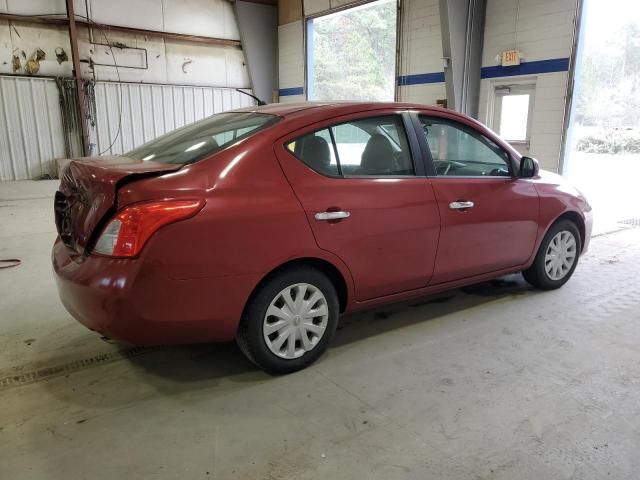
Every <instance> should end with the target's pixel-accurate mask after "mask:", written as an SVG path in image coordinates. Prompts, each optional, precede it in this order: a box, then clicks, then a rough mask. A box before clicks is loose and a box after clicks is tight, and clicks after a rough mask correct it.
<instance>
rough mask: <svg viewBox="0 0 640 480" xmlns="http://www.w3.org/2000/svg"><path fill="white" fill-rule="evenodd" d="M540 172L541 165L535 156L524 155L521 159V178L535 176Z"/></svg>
mask: <svg viewBox="0 0 640 480" xmlns="http://www.w3.org/2000/svg"><path fill="white" fill-rule="evenodd" d="M539 172H540V165H539V164H538V161H537V160H536V159H535V158H531V157H522V158H521V159H520V175H519V177H520V178H533V177H535V176H537V175H538V173H539Z"/></svg>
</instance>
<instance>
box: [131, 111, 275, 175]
mask: <svg viewBox="0 0 640 480" xmlns="http://www.w3.org/2000/svg"><path fill="white" fill-rule="evenodd" d="M279 119H280V118H279V117H276V116H274V115H266V114H264V113H255V112H237V113H234V112H229V113H219V114H217V115H213V116H211V117H209V118H205V119H204V120H200V121H199V122H195V123H192V124H191V125H187V126H185V127H182V128H179V129H178V130H174V131H173V132H169V133H167V134H166V135H163V136H161V137H158V138H156V139H155V140H151V141H150V142H148V143H145V144H144V145H142V146H140V147H138V148H136V149H135V150H132V151H130V152H129V153H126V154H125V156H126V157H130V158H135V159H138V160H145V161H150V160H153V161H154V162H161V163H175V164H182V165H186V164H189V163H195V162H197V161H198V160H201V159H203V158H205V157H207V156H209V155H211V154H213V153H215V152H218V151H220V150H222V149H223V148H226V147H228V146H230V145H232V144H234V143H236V142H239V141H240V140H243V139H245V138H247V137H249V136H251V135H254V134H255V133H256V132H258V131H260V130H262V129H264V128H266V127H268V126H270V125H273V124H274V123H276V122H277V121H278V120H279Z"/></svg>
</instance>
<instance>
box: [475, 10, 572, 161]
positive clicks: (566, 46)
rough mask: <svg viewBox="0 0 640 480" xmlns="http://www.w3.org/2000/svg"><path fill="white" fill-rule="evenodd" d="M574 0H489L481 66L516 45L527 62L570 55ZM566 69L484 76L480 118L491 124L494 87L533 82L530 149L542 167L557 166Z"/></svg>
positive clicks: (490, 64) (488, 64) (566, 75)
mask: <svg viewBox="0 0 640 480" xmlns="http://www.w3.org/2000/svg"><path fill="white" fill-rule="evenodd" d="M575 16H576V2H575V0H519V2H518V1H517V0H487V16H486V26H485V34H484V35H485V37H484V38H485V40H484V49H483V55H482V66H483V67H492V66H495V65H497V64H498V62H497V61H496V59H495V57H496V55H498V54H499V53H501V52H502V51H504V50H508V49H513V48H515V49H518V50H520V51H521V52H522V54H523V55H524V58H523V61H524V62H533V61H542V60H550V59H557V58H569V57H570V56H571V50H572V46H573V28H574V21H575ZM567 82H568V72H554V73H542V74H535V75H527V76H513V77H501V78H491V79H483V80H482V81H481V86H480V88H481V90H480V105H479V107H480V108H479V116H478V117H479V120H480V121H481V122H483V123H486V124H487V125H489V126H490V127H492V128H494V129H497V125H493V124H492V123H493V110H492V105H493V91H494V89H495V87H496V86H498V85H507V84H514V83H524V84H534V85H535V99H534V107H533V118H532V119H531V121H532V124H531V143H530V147H529V154H530V155H531V156H533V157H536V158H537V159H538V160H539V161H540V163H541V165H542V168H545V169H548V170H552V171H558V167H559V161H560V152H561V148H562V127H563V119H564V110H565V99H566V94H567Z"/></svg>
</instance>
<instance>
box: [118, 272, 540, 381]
mask: <svg viewBox="0 0 640 480" xmlns="http://www.w3.org/2000/svg"><path fill="white" fill-rule="evenodd" d="M531 291H532V287H531V286H530V285H529V284H527V283H526V282H525V281H524V279H523V278H522V276H521V275H509V276H506V277H500V278H498V279H495V280H491V281H488V282H482V283H478V284H475V285H472V286H469V287H465V288H463V289H458V290H451V291H447V292H443V293H440V294H437V295H431V296H424V297H418V298H416V299H413V300H411V301H405V302H401V303H397V304H392V305H388V306H385V307H381V308H377V309H372V310H368V311H364V312H360V313H354V314H350V315H345V316H344V317H342V318H341V319H340V322H339V324H338V329H337V332H336V335H335V337H334V339H333V341H332V343H331V345H330V346H329V349H330V350H331V349H332V348H337V347H342V346H345V345H347V344H350V343H354V342H358V341H362V340H365V339H366V338H367V337H371V336H374V335H382V334H384V333H386V332H389V331H392V330H396V329H400V328H404V327H407V326H410V325H412V324H416V323H423V322H428V321H431V320H434V319H437V318H440V317H443V316H445V315H449V314H453V313H457V312H460V311H463V310H466V309H471V308H473V307H477V306H479V305H481V304H485V303H488V302H491V301H495V300H496V299H500V298H503V297H506V296H513V295H522V294H525V293H528V292H531ZM128 361H129V362H131V363H132V364H133V365H135V366H136V367H139V368H141V369H144V370H145V371H146V372H147V373H151V374H154V375H158V376H161V377H164V378H166V379H171V380H173V381H175V382H180V383H193V382H196V383H197V382H201V381H203V380H207V379H209V380H210V379H215V378H222V377H231V376H234V381H238V382H251V381H255V380H258V379H265V378H268V376H267V375H266V374H264V373H262V372H260V371H259V370H258V368H257V367H256V366H254V365H253V364H252V363H250V362H249V361H248V360H247V359H246V358H245V357H244V355H243V354H242V353H241V352H240V350H239V349H238V347H237V346H236V345H235V343H233V342H232V343H226V344H212V345H192V346H185V347H173V348H167V349H162V350H159V351H157V352H152V353H150V354H148V355H140V356H135V357H132V358H130V359H128ZM319 362H322V358H321V359H320V360H319ZM249 372H252V373H253V374H252V375H244V374H247V373H249ZM241 374H243V375H241Z"/></svg>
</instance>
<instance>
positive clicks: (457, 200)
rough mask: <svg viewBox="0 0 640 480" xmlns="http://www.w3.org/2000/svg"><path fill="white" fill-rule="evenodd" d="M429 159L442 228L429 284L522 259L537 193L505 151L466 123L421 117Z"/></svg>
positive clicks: (529, 247) (532, 230) (527, 252)
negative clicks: (519, 175) (521, 176)
mask: <svg viewBox="0 0 640 480" xmlns="http://www.w3.org/2000/svg"><path fill="white" fill-rule="evenodd" d="M419 119H420V126H421V129H422V132H420V133H421V134H424V136H425V139H426V144H427V146H428V150H429V152H430V156H431V158H432V163H433V170H434V172H433V173H434V176H433V177H432V180H431V181H432V185H433V189H434V191H435V195H436V199H437V201H438V209H439V211H440V218H441V233H440V241H439V244H438V254H437V258H436V264H435V269H434V273H433V278H432V280H431V283H433V284H436V283H442V282H447V281H453V280H459V279H463V278H468V277H472V276H474V275H479V274H484V273H490V272H493V271H498V270H501V269H505V268H510V267H515V266H519V265H522V264H524V263H525V262H527V260H528V259H529V258H530V256H531V254H532V253H533V249H534V245H535V241H536V235H537V229H538V224H537V220H538V208H539V206H538V204H539V201H538V194H537V191H536V189H535V187H534V185H533V183H532V182H531V181H530V180H527V179H519V178H516V176H514V175H513V173H514V172H513V171H512V170H513V166H512V163H511V161H510V157H509V154H508V153H507V152H506V151H505V150H503V149H502V148H501V147H500V146H499V145H497V144H496V143H495V142H494V141H492V140H491V139H490V138H488V137H487V136H485V135H483V134H482V133H481V132H479V131H477V130H475V129H474V128H473V127H471V126H468V125H462V124H460V123H456V122H454V121H451V120H448V119H444V118H439V117H429V116H420V117H419Z"/></svg>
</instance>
